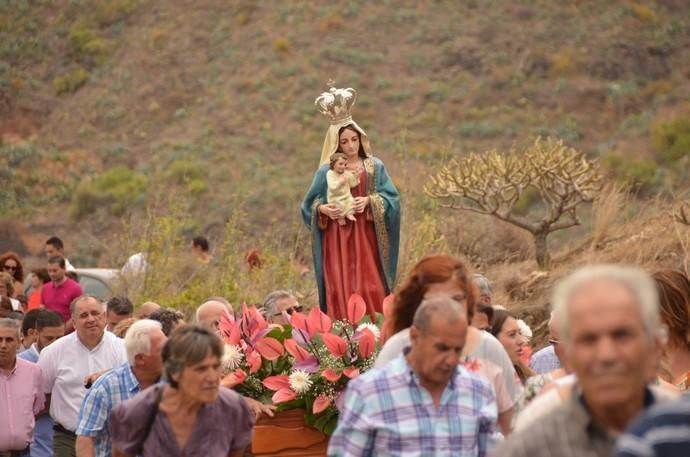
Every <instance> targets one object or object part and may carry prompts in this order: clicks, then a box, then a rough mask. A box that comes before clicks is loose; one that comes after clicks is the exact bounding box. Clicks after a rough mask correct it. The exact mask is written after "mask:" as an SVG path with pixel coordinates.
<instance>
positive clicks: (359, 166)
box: [347, 159, 364, 175]
mask: <svg viewBox="0 0 690 457" xmlns="http://www.w3.org/2000/svg"><path fill="white" fill-rule="evenodd" d="M347 169H348V170H349V171H350V172H351V173H353V174H355V175H358V174H360V173H361V172H362V170H363V169H364V164H363V163H362V159H359V160H357V163H356V165H355V166H354V167H352V166H350V163H349V162H348V164H347Z"/></svg>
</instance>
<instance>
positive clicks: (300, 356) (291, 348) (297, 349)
mask: <svg viewBox="0 0 690 457" xmlns="http://www.w3.org/2000/svg"><path fill="white" fill-rule="evenodd" d="M285 350H286V351H288V353H289V354H290V355H291V356H293V357H294V358H295V360H297V361H298V362H302V361H304V360H306V359H307V358H308V357H309V352H307V350H306V349H303V348H302V346H300V345H299V344H297V341H295V340H293V339H292V338H290V339H288V340H285Z"/></svg>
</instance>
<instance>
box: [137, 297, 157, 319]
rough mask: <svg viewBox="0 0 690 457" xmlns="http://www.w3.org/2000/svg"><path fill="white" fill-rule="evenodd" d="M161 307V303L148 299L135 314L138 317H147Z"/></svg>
mask: <svg viewBox="0 0 690 457" xmlns="http://www.w3.org/2000/svg"><path fill="white" fill-rule="evenodd" d="M160 308H161V305H159V304H158V303H154V302H152V301H147V302H146V303H144V304H143V305H141V306H140V307H139V309H138V310H137V311H136V312H135V313H134V316H135V317H136V318H137V319H147V318H148V317H149V316H150V315H151V313H153V312H154V311H156V310H159V309H160Z"/></svg>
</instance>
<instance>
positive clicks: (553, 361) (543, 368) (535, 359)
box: [529, 344, 561, 374]
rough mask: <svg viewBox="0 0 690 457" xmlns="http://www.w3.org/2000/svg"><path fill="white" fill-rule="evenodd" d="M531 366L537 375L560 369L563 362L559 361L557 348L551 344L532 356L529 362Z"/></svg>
mask: <svg viewBox="0 0 690 457" xmlns="http://www.w3.org/2000/svg"><path fill="white" fill-rule="evenodd" d="M529 366H530V368H532V369H533V370H534V371H536V372H537V374H544V373H550V372H552V371H553V370H557V369H558V368H560V367H561V362H560V360H558V356H557V355H556V350H555V348H554V347H553V345H552V344H549V345H548V346H546V347H544V348H542V349H539V350H538V351H537V352H535V353H534V354H532V357H531V358H530V360H529Z"/></svg>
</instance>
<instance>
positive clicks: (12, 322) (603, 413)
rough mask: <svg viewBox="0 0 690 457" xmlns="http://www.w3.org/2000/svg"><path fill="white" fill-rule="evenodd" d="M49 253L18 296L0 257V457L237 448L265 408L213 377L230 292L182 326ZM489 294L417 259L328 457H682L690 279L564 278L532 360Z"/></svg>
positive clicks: (479, 280)
mask: <svg viewBox="0 0 690 457" xmlns="http://www.w3.org/2000/svg"><path fill="white" fill-rule="evenodd" d="M195 246H196V241H195ZM46 257H47V260H46V262H45V265H44V266H41V267H39V268H35V269H33V270H31V278H32V281H31V284H32V288H31V291H32V292H31V294H30V295H28V296H23V293H24V290H23V289H24V280H25V277H24V271H23V265H22V262H21V259H20V257H19V256H17V255H16V254H14V253H6V254H4V255H2V256H0V267H2V270H3V272H2V273H0V300H1V302H2V307H1V308H0V312H1V313H2V314H1V316H0V405H1V409H2V411H3V414H0V457H6V456H12V457H19V456H22V457H24V456H38V457H44V456H53V455H54V456H57V457H63V456H64V457H68V456H79V457H91V456H95V457H106V456H132V457H134V456H139V455H141V456H145V457H148V456H162V455H165V456H183V455H205V456H241V455H246V454H247V453H248V448H249V446H250V443H251V439H252V430H253V426H254V423H255V421H256V420H257V419H258V418H259V417H260V416H261V415H268V416H272V415H274V413H275V406H274V405H270V404H262V403H260V402H258V401H256V400H254V399H251V398H246V397H242V396H241V395H239V394H238V393H236V392H235V391H234V390H232V388H231V387H232V386H233V380H232V379H230V377H227V376H226V377H224V374H223V373H222V371H221V359H222V357H223V351H224V347H223V343H222V341H221V339H220V338H219V334H220V327H221V321H222V318H223V316H224V315H226V314H228V313H233V308H232V305H231V304H230V303H229V302H228V301H227V300H226V299H224V298H223V297H210V298H209V299H207V300H205V301H204V303H201V304H199V305H198V307H197V308H196V310H195V313H194V315H193V316H186V315H185V314H183V313H182V312H180V311H178V310H175V309H170V308H164V307H161V306H159V305H158V304H156V303H153V302H146V303H141V304H134V303H132V301H131V300H129V299H128V298H127V297H123V296H115V297H112V298H110V299H109V300H108V301H107V302H105V303H103V302H101V301H100V300H99V299H98V298H96V297H94V296H90V295H85V294H84V291H83V290H82V288H81V286H80V285H79V283H78V282H77V281H75V280H74V279H72V278H70V277H69V273H70V271H73V270H74V269H73V267H72V266H71V264H70V263H69V261H68V260H67V259H66V258H65V256H64V246H63V243H62V242H61V241H60V240H59V239H58V238H56V237H52V238H50V239H49V240H48V241H47V243H46ZM493 295H494V294H493V290H492V287H491V283H490V281H489V279H488V278H486V277H485V276H482V275H479V274H473V273H472V272H471V271H470V269H469V267H468V265H467V264H466V263H465V262H464V261H463V260H462V259H460V258H458V257H455V256H452V255H446V254H435V255H430V256H427V257H424V258H423V259H421V260H420V261H419V262H418V263H417V264H416V265H415V266H414V267H413V268H412V269H411V270H410V272H409V273H408V275H407V277H406V278H404V280H403V281H401V283H400V284H399V286H398V287H397V288H396V289H395V290H394V298H393V300H392V301H391V302H390V304H389V306H387V307H384V323H383V326H382V328H381V343H382V348H381V351H380V352H379V353H378V355H377V358H376V360H375V362H374V367H373V368H372V369H370V370H369V371H367V372H365V373H363V374H361V375H360V376H358V377H356V378H354V379H353V380H351V381H350V382H349V384H348V387H347V389H346V391H345V395H344V399H343V402H342V405H341V406H340V414H339V418H338V424H337V428H336V429H335V431H334V433H333V435H332V436H331V437H330V442H329V446H328V455H329V456H451V455H452V456H493V455H495V456H508V457H512V456H529V457H539V456H542V455H543V456H602V457H603V456H614V455H615V456H621V457H632V456H640V457H641V456H670V457H675V456H688V455H690V397H688V396H684V393H685V391H687V390H688V389H689V388H690V381H689V380H688V379H689V375H690V280H689V279H688V276H687V274H686V273H684V272H682V271H678V270H661V271H657V272H644V271H642V270H640V269H638V268H633V267H628V266H618V265H594V266H586V267H583V268H580V269H578V270H576V271H573V272H571V273H570V274H568V275H566V276H565V277H563V278H562V279H560V280H559V281H558V282H557V283H556V285H555V286H554V289H553V291H552V300H551V310H550V311H551V314H550V320H549V322H548V329H549V338H548V344H546V345H545V346H544V347H543V348H538V349H539V350H537V351H534V352H532V348H531V346H530V343H529V341H528V340H529V337H530V336H531V332H530V330H529V328H527V327H526V325H525V324H524V322H522V321H521V320H520V319H519V316H516V315H514V314H512V313H511V312H510V310H508V309H505V308H504V307H502V306H499V305H497V304H495V303H493ZM307 308H308V307H304V306H303V305H301V304H300V303H299V302H298V300H297V299H296V297H295V296H294V295H293V294H292V293H291V292H290V291H286V290H276V291H273V292H271V293H269V294H268V295H267V296H266V298H265V300H264V302H263V303H262V304H261V311H262V313H263V314H264V316H265V317H266V320H267V321H269V322H271V323H272V324H274V325H284V324H288V323H289V322H290V319H291V316H292V315H293V313H295V312H306V311H308V309H307ZM187 321H193V322H192V323H188V322H187ZM535 349H537V348H535Z"/></svg>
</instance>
